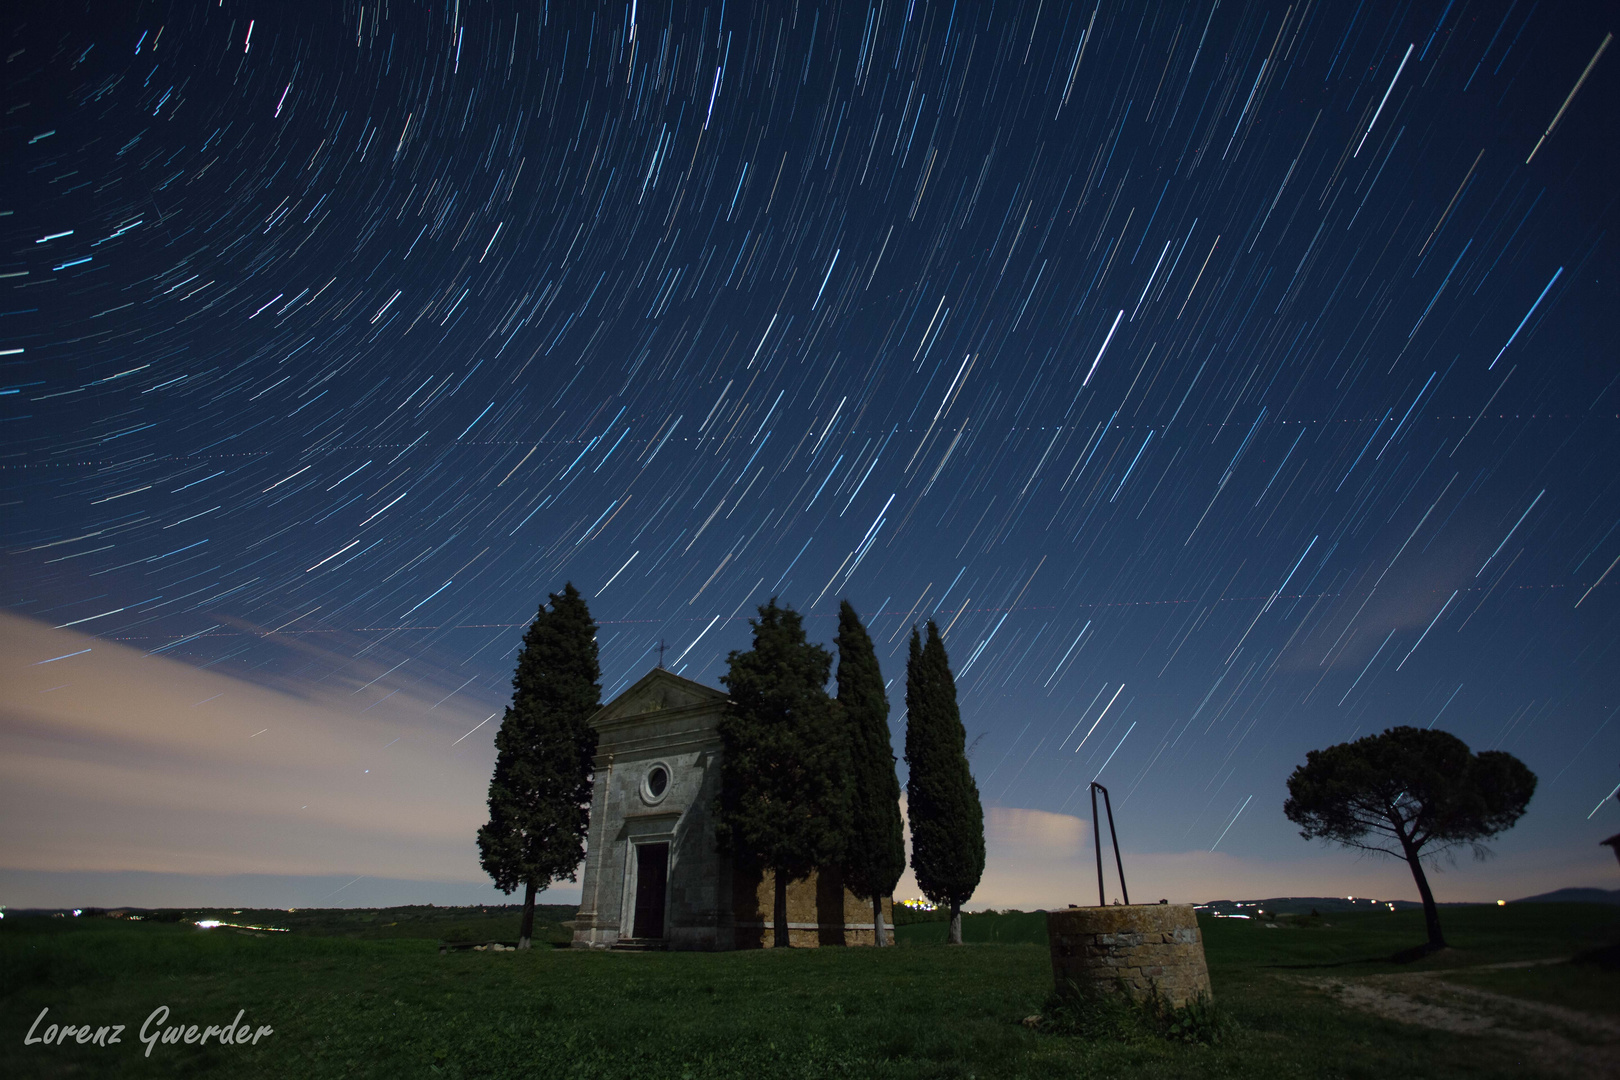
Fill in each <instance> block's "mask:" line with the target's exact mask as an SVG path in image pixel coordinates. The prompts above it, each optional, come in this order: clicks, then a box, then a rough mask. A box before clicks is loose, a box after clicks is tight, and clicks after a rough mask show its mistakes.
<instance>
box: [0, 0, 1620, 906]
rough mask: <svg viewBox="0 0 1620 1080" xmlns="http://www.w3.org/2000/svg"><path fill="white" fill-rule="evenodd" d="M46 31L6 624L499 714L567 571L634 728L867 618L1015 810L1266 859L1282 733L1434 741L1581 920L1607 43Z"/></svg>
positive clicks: (1059, 9)
mask: <svg viewBox="0 0 1620 1080" xmlns="http://www.w3.org/2000/svg"><path fill="white" fill-rule="evenodd" d="M30 7H32V8H33V10H32V11H29V12H26V13H22V12H13V13H12V14H11V15H10V16H9V20H10V24H11V25H10V26H9V27H8V34H7V50H6V51H7V52H8V53H9V54H10V55H9V58H8V60H7V63H6V65H5V68H4V78H5V79H6V83H7V93H6V100H7V102H8V104H7V109H8V113H7V115H6V118H5V126H4V135H3V138H4V146H5V154H6V175H7V177H8V182H7V184H6V193H5V195H4V197H3V201H4V207H3V208H0V209H4V210H5V212H6V215H7V216H4V217H0V230H3V231H4V235H5V253H4V256H3V257H0V262H3V264H4V265H3V266H0V275H3V276H0V289H3V290H4V302H3V304H0V307H3V309H4V313H3V315H0V352H3V353H4V356H3V357H0V363H3V364H4V365H5V366H4V368H3V369H0V370H3V382H4V385H3V386H0V390H3V391H4V395H3V396H0V430H3V432H4V457H3V460H0V476H3V477H4V483H5V491H4V499H3V501H4V504H5V517H4V530H5V542H6V549H5V550H6V556H5V563H4V566H5V576H4V603H5V606H6V608H7V610H9V611H10V612H12V613H13V614H15V615H19V616H25V617H27V618H28V619H31V620H35V621H36V622H38V623H39V624H41V625H42V626H51V627H68V628H71V629H73V630H75V631H76V632H80V633H84V634H88V635H94V636H96V637H99V638H103V639H109V640H110V641H116V642H119V643H122V644H124V645H126V646H132V647H136V648H139V649H141V650H144V651H147V652H153V653H156V654H158V655H160V656H164V657H167V658H170V659H177V660H180V661H182V662H184V663H186V664H190V665H194V666H198V667H208V668H209V669H210V670H213V671H215V672H218V673H224V674H229V675H232V676H235V677H240V678H243V679H247V680H250V681H253V682H259V683H264V684H268V685H273V686H276V687H278V688H281V689H283V690H288V689H290V690H292V691H293V692H295V693H306V692H307V693H309V694H314V693H316V692H317V691H318V690H322V689H324V690H330V689H332V688H333V687H342V688H344V689H345V690H346V691H351V693H350V695H349V700H350V702H351V703H352V704H353V710H354V712H355V713H356V714H357V715H358V714H360V713H361V711H362V710H368V709H370V708H371V707H373V706H375V705H376V704H377V703H378V702H379V701H382V700H384V699H385V698H386V697H387V696H389V695H390V694H393V693H402V692H403V693H405V695H406V696H407V697H409V698H411V699H412V700H415V699H422V700H425V701H429V702H431V701H434V700H435V699H439V698H441V697H442V696H443V695H448V694H452V693H454V694H456V695H457V699H456V700H457V702H458V703H462V702H464V703H466V709H467V710H468V711H469V712H471V713H476V714H477V715H480V716H481V715H483V713H485V712H488V711H489V710H491V709H497V708H499V707H500V706H501V705H502V704H503V702H504V700H505V698H506V696H507V694H508V680H509V678H510V675H511V661H512V657H513V655H514V651H515V648H516V645H517V643H518V640H519V637H520V636H521V632H522V628H523V626H524V625H526V623H527V621H528V620H529V619H530V618H531V617H532V616H533V613H534V610H535V607H536V605H537V603H538V602H540V600H541V599H543V597H544V595H545V594H546V593H547V592H550V591H555V590H560V589H561V587H562V585H563V583H564V582H565V581H568V580H572V581H573V582H575V583H576V584H577V585H578V586H579V587H580V589H581V590H582V591H583V592H584V594H585V595H586V597H587V598H588V600H589V603H590V604H591V609H592V611H593V612H594V613H595V615H596V616H597V618H598V619H599V620H600V622H601V633H600V635H599V640H600V642H601V646H602V668H603V684H604V691H605V692H606V693H607V694H608V695H611V694H612V693H613V692H615V691H617V690H618V689H621V688H623V687H624V686H625V685H627V683H628V682H629V681H632V680H633V679H634V678H636V677H639V676H640V675H641V674H642V673H643V672H644V671H645V670H646V669H647V668H648V667H649V666H651V665H652V664H653V663H654V662H655V661H656V655H657V654H656V645H657V643H658V642H659V640H660V639H664V640H667V642H668V643H669V652H668V659H669V666H670V667H671V668H673V669H674V670H677V671H680V672H681V673H682V674H684V675H686V676H687V677H690V678H694V679H697V680H700V681H703V682H707V683H709V684H711V685H713V684H715V683H716V682H717V680H718V677H719V675H720V674H721V673H722V671H723V670H724V664H725V656H726V653H727V652H728V651H729V650H731V649H736V648H742V647H745V646H746V643H747V640H748V627H747V622H746V619H747V617H748V616H749V615H751V614H752V613H753V608H754V607H755V606H756V605H758V604H760V603H763V602H764V601H766V600H767V599H768V598H770V597H771V596H772V595H777V596H780V597H781V598H782V600H783V601H784V602H787V603H791V604H792V605H794V606H795V607H797V608H799V609H800V610H802V611H804V612H806V613H807V614H808V616H809V617H808V618H807V620H806V624H807V626H808V627H809V628H810V631H811V634H812V636H814V637H817V638H819V639H820V640H823V641H828V640H830V638H831V637H832V635H833V633H834V628H835V623H834V621H833V620H834V618H835V615H836V610H837V602H838V600H839V598H841V597H847V598H849V599H850V600H851V601H852V602H853V603H854V604H855V605H856V607H857V608H858V609H859V610H860V611H861V612H862V613H863V615H864V617H865V618H866V620H867V623H868V625H869V626H870V628H871V630H872V632H873V635H874V637H875V639H876V641H877V642H878V645H879V657H880V660H881V661H882V662H883V665H884V674H885V676H893V677H896V682H895V683H894V685H893V686H892V687H891V691H890V697H891V700H892V701H893V702H894V712H893V719H894V721H895V731H896V745H897V746H898V745H900V744H901V734H902V729H901V727H900V725H901V724H903V716H902V707H903V701H904V695H903V692H902V681H901V680H902V679H903V661H904V651H903V645H904V641H905V632H906V629H907V628H908V627H909V626H910V625H911V623H912V622H915V621H919V620H922V619H924V618H933V619H935V620H937V621H938V623H939V625H940V626H941V628H942V629H944V628H947V627H948V630H947V644H948V647H949V650H950V654H951V658H952V662H953V667H954V668H955V671H956V673H957V684H958V687H959V690H960V694H961V701H962V711H963V718H964V721H965V723H966V725H967V729H968V733H969V739H970V741H971V742H972V743H973V744H974V749H973V756H972V759H973V764H974V771H975V773H976V775H977V777H978V780H979V784H980V788H981V791H982V792H983V795H984V798H985V800H986V802H987V803H989V804H996V805H1003V806H1009V807H1025V808H1032V809H1040V810H1046V811H1052V812H1059V811H1064V812H1069V813H1075V812H1078V811H1079V808H1080V806H1081V803H1082V795H1083V791H1084V787H1085V784H1086V782H1087V781H1089V780H1091V779H1092V778H1093V777H1098V776H1100V777H1101V779H1102V780H1103V782H1104V783H1106V784H1108V785H1109V786H1110V788H1111V789H1112V790H1113V791H1114V793H1115V801H1116V808H1117V809H1119V810H1120V812H1121V821H1122V825H1127V824H1128V827H1129V829H1130V833H1129V835H1130V836H1131V838H1132V839H1131V844H1132V846H1133V847H1134V848H1135V849H1137V850H1141V851H1156V852H1173V851H1181V850H1207V849H1209V848H1210V847H1212V846H1214V845H1217V844H1219V846H1220V850H1223V851H1231V852H1233V853H1236V854H1241V855H1250V856H1254V857H1257V858H1261V857H1263V858H1269V859H1274V860H1286V859H1289V858H1293V857H1295V856H1297V855H1301V854H1304V853H1305V852H1306V851H1307V850H1308V849H1307V848H1306V845H1305V844H1304V842H1303V841H1300V840H1299V839H1298V837H1297V835H1296V833H1295V831H1294V829H1293V827H1292V826H1290V825H1289V824H1288V823H1287V822H1286V820H1284V819H1283V817H1282V814H1281V803H1282V800H1283V798H1284V795H1285V791H1284V787H1283V784H1284V780H1285V778H1286V776H1287V775H1288V772H1289V771H1290V770H1291V769H1292V768H1293V767H1294V766H1295V765H1296V764H1298V763H1299V762H1300V761H1301V760H1303V756H1304V753H1305V751H1306V750H1308V749H1311V748H1314V747H1319V746H1323V745H1326V744H1328V743H1332V742H1338V741H1342V740H1345V739H1348V738H1351V737H1354V736H1357V735H1361V734H1368V733H1371V732H1375V731H1378V730H1381V729H1382V728H1384V727H1386V726H1389V725H1393V724H1415V725H1418V726H1428V725H1430V724H1434V725H1435V726H1437V727H1441V728H1445V729H1447V730H1450V731H1452V732H1454V733H1455V734H1457V735H1459V736H1460V737H1461V738H1463V739H1464V740H1466V741H1467V742H1468V743H1469V744H1470V745H1471V746H1474V747H1475V748H1476V749H1484V748H1499V749H1505V750H1508V751H1511V752H1512V753H1514V754H1517V755H1519V756H1520V757H1522V758H1523V759H1524V760H1525V761H1526V762H1527V763H1528V764H1529V765H1530V767H1531V768H1532V769H1534V770H1535V771H1536V772H1537V773H1538V774H1539V776H1540V777H1541V788H1540V790H1539V792H1538V794H1537V796H1536V799H1535V801H1534V802H1533V803H1532V806H1531V811H1530V814H1529V815H1528V816H1527V817H1526V818H1525V820H1524V822H1523V823H1522V824H1521V826H1520V827H1519V829H1518V830H1517V831H1516V833H1515V834H1514V835H1513V836H1512V837H1511V838H1510V839H1509V840H1507V841H1505V842H1504V844H1503V845H1502V849H1503V851H1504V853H1505V854H1508V855H1511V854H1512V853H1513V852H1515V851H1525V852H1528V851H1537V850H1539V851H1546V850H1548V849H1558V850H1560V851H1567V852H1569V853H1570V854H1569V855H1568V859H1566V860H1565V863H1561V864H1559V865H1560V866H1563V867H1564V869H1563V870H1560V871H1559V873H1563V874H1565V876H1568V877H1571V880H1570V881H1564V880H1560V881H1558V882H1556V884H1568V883H1574V879H1576V878H1580V879H1583V880H1582V881H1581V882H1580V883H1597V882H1599V881H1601V880H1602V879H1601V875H1602V874H1603V873H1605V863H1604V859H1606V858H1607V857H1608V852H1607V851H1606V850H1604V849H1601V848H1598V847H1597V846H1596V841H1597V840H1598V839H1599V838H1601V837H1602V836H1605V835H1607V834H1608V833H1610V832H1613V831H1614V830H1615V829H1616V828H1617V827H1620V825H1617V821H1620V805H1617V804H1614V803H1611V804H1609V806H1608V807H1607V808H1604V809H1601V810H1599V811H1598V813H1597V814H1596V815H1595V816H1593V817H1591V818H1590V819H1589V818H1588V813H1589V812H1590V811H1591V810H1592V809H1593V807H1594V806H1596V805H1597V804H1598V803H1599V801H1600V799H1601V798H1602V796H1603V795H1604V793H1605V792H1606V791H1608V790H1609V789H1610V788H1611V787H1613V786H1614V784H1615V782H1616V781H1620V771H1617V768H1616V766H1617V764H1620V723H1616V722H1614V721H1613V717H1614V715H1615V711H1616V709H1617V708H1620V658H1617V655H1616V644H1617V640H1620V633H1617V630H1620V623H1617V618H1620V572H1615V573H1610V571H1611V570H1615V569H1616V567H1615V562H1616V560H1617V559H1620V528H1617V525H1620V470H1617V467H1616V464H1617V462H1620V432H1617V428H1620V423H1617V421H1620V383H1617V377H1620V362H1617V356H1620V351H1617V348H1616V334H1615V332H1614V329H1613V327H1614V322H1613V315H1614V312H1615V311H1616V310H1620V290H1617V287H1616V281H1617V270H1620V267H1617V265H1616V264H1617V246H1616V234H1615V226H1616V223H1617V215H1616V199H1617V197H1620V169H1617V153H1620V151H1617V149H1616V144H1615V139H1614V132H1615V104H1616V102H1617V100H1620V55H1617V53H1616V50H1614V49H1613V48H1610V47H1609V43H1610V40H1611V39H1610V38H1609V37H1608V36H1607V35H1609V34H1610V32H1611V31H1612V30H1613V29H1614V22H1615V20H1614V18H1613V10H1612V8H1611V9H1607V11H1605V10H1604V6H1603V5H1589V6H1584V7H1583V6H1579V5H1547V4H1540V5H1536V4H1530V3H1526V2H1524V0H1513V2H1509V3H1502V2H1497V0H1485V2H1464V3H1456V2H1450V0H1442V2H1434V3H1417V4H1389V3H1379V2H1373V0H1364V2H1360V3H1336V4H1324V3H1320V2H1315V3H1310V2H1308V3H1303V4H1300V3H1296V4H1293V5H1289V4H1285V3H1244V2H1237V0H1225V2H1222V3H1218V4H1215V5H1211V4H1209V3H1204V2H1200V3H1188V4H1181V5H1175V4H1154V5H1120V4H1112V5H1109V4H1103V5H1101V6H1095V5H1068V4H1063V3H1056V2H1052V0H1038V2H1023V3H1009V2H999V3H995V4H989V5H986V4H975V3H966V2H962V3H951V2H933V3H929V2H924V0H889V2H887V3H873V4H866V3H857V4H835V5H832V6H827V5H815V4H811V3H808V2H801V3H791V4H765V3H736V2H732V3H729V4H720V3H714V4H709V5H707V6H705V5H702V4H692V5H685V4H682V5H675V6H674V8H673V9H672V7H671V5H669V4H667V3H656V2H652V3H639V2H638V3H630V4H610V5H591V4H584V3H578V4H558V3H552V4H550V5H549V6H547V5H542V6H540V7H533V6H530V5H520V7H521V11H514V10H507V8H506V7H505V6H504V5H490V4H486V3H474V2H466V0H463V2H460V3H455V2H452V3H451V4H449V5H443V4H436V5H433V6H431V7H419V6H413V5H409V4H403V3H394V4H388V5H382V6H381V7H379V6H378V5H374V4H366V5H362V6H359V7H356V6H354V5H353V4H345V5H343V6H342V7H341V8H340V9H339V8H337V7H335V6H333V7H331V8H328V7H327V6H326V5H306V6H305V10H302V11H293V10H290V9H288V8H285V7H277V6H274V5H267V6H262V7H255V6H254V5H251V4H242V3H238V2H236V0H230V2H228V3H225V4H223V5H219V6H215V5H194V4H176V5H169V6H165V5H161V4H150V3H148V4H139V5H105V4H103V5H95V4H92V5H89V6H88V7H87V8H83V9H73V10H71V11H69V10H68V9H66V8H65V7H64V9H63V13H62V14H61V15H60V16H59V17H55V18H53V17H52V15H51V13H49V12H46V11H44V10H43V8H42V6H41V5H30ZM24 14H26V15H27V21H21V20H22V18H23V15H24ZM1594 56H1596V61H1595V63H1593V62H1592V61H1593V60H1594ZM1583 80H1584V81H1583ZM1577 88H1578V89H1577ZM1572 91H1576V92H1574V93H1573V96H1571V93H1572ZM1555 121H1556V122H1555ZM1549 125H1551V128H1550V131H1549ZM1532 153H1533V157H1532ZM1527 159H1528V160H1527ZM1605 574H1608V576H1607V577H1605V576H1604V575H1605ZM41 647H42V648H43V645H42V646H41ZM35 659H45V657H40V658H32V657H23V658H20V662H28V663H33V662H34V660H35ZM74 662H77V663H81V664H94V662H95V656H94V654H93V653H92V654H91V655H89V656H88V657H85V658H82V659H79V660H75V661H74ZM68 666H69V665H68V662H66V661H64V662H63V663H62V667H63V668H64V669H66V668H67V667H68ZM62 677H63V678H64V679H69V678H71V677H73V676H72V673H71V672H68V671H66V670H64V671H63V674H62ZM423 730H424V729H421V728H419V727H414V726H413V727H408V728H407V727H402V728H401V734H402V737H407V738H408V739H410V740H426V741H427V742H428V743H431V742H432V739H434V738H437V737H438V736H437V735H432V736H430V735H429V734H424V733H423ZM429 730H431V729H429ZM462 734H463V731H462V730H450V728H449V727H448V726H447V727H446V728H445V730H444V735H445V738H444V739H443V742H444V743H445V744H446V748H445V749H446V751H447V749H448V743H449V739H450V738H452V737H456V736H460V735H462ZM492 734H493V731H492V728H491V727H486V728H485V729H484V730H482V731H479V732H477V733H476V734H474V735H473V736H472V737H471V738H470V739H469V740H467V741H466V742H463V743H462V744H461V745H460V747H459V748H458V750H457V752H458V753H462V752H466V751H468V750H473V751H475V752H476V753H478V754H484V755H488V754H489V753H490V750H489V737H490V736H491V735H492ZM424 745H426V744H424ZM428 749H430V750H431V752H433V753H439V752H441V751H440V749H439V748H438V747H437V744H433V745H432V746H431V747H428ZM379 761H382V762H383V763H382V764H380V765H379V768H380V769H386V768H387V765H386V761H385V759H382V758H379ZM466 798H467V799H468V800H470V801H471V803H472V807H473V811H472V812H474V813H476V812H478V811H479V810H480V809H481V802H482V798H483V792H482V790H478V789H476V788H474V789H473V790H469V791H468V792H467V793H466ZM471 841H472V838H471V836H470V835H469V836H468V838H467V843H468V846H469V850H470V848H471ZM0 861H5V860H0ZM134 862H136V863H138V862H139V860H138V859H135V860H134ZM1588 866H1589V867H1590V870H1589V871H1588V870H1586V869H1583V868H1584V867H1588ZM127 868H129V869H143V868H145V867H143V866H141V865H131V866H129V867H127ZM401 869H402V872H400V873H399V874H397V875H395V876H399V877H409V876H411V875H410V874H409V873H406V872H403V871H404V870H405V869H408V868H401ZM1607 871H1611V872H1612V866H1610V867H1607ZM1587 878H1590V880H1589V881H1588V880H1585V879H1587ZM1442 888H1443V886H1442ZM1442 899H1444V897H1442Z"/></svg>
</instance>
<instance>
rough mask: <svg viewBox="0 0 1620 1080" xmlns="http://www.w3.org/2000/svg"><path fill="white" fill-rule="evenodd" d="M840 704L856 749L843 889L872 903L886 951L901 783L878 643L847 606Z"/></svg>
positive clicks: (897, 869)
mask: <svg viewBox="0 0 1620 1080" xmlns="http://www.w3.org/2000/svg"><path fill="white" fill-rule="evenodd" d="M833 642H834V644H836V645H837V646H838V704H839V706H840V707H841V712H842V713H843V720H844V731H845V735H844V737H845V741H846V743H847V744H848V746H849V755H850V772H851V778H852V780H853V783H852V785H851V791H850V797H851V800H852V802H853V814H852V819H851V822H850V833H849V839H848V843H847V844H846V850H845V852H844V883H845V884H846V885H847V886H848V887H849V889H850V891H851V892H853V893H854V894H855V895H856V896H862V897H867V898H869V899H870V900H871V901H872V927H873V938H874V940H875V942H876V943H877V944H878V945H887V944H888V943H889V942H888V935H887V932H886V931H885V929H884V926H883V898H884V897H885V896H888V895H890V894H891V893H893V892H894V886H895V884H896V883H897V882H898V881H899V880H900V875H901V874H903V873H904V872H905V869H906V844H905V835H904V827H903V825H902V824H901V821H900V781H899V779H898V778H897V777H896V776H895V773H894V750H893V748H892V746H891V745H890V742H889V699H888V696H887V695H886V694H885V693H884V692H883V673H882V671H881V670H880V669H879V668H878V660H877V653H876V652H875V651H874V650H873V648H872V638H871V636H870V635H869V634H867V632H866V627H865V626H862V625H861V620H860V617H859V616H858V615H856V613H855V609H854V607H852V606H851V605H850V602H849V601H848V600H844V601H841V602H840V603H839V605H838V636H837V637H836V638H834V639H833Z"/></svg>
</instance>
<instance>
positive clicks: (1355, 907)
mask: <svg viewBox="0 0 1620 1080" xmlns="http://www.w3.org/2000/svg"><path fill="white" fill-rule="evenodd" d="M1391 904H1393V905H1394V906H1395V910H1396V911H1405V910H1407V909H1408V908H1421V907H1422V906H1423V905H1422V904H1419V903H1416V902H1414V901H1411V900H1375V899H1373V898H1372V897H1367V896H1356V897H1349V896H1272V897H1268V898H1266V899H1264V900H1211V901H1209V902H1208V903H1206V904H1199V905H1198V910H1199V911H1204V912H1208V913H1209V914H1211V915H1223V916H1233V915H1252V914H1253V913H1254V912H1255V911H1256V910H1259V911H1269V912H1273V913H1276V914H1282V915H1307V914H1309V913H1310V912H1312V911H1317V912H1329V911H1333V912H1337V911H1375V910H1378V909H1380V908H1382V909H1383V910H1385V911H1388V910H1389V907H1390V905H1391ZM1441 906H1442V907H1444V906H1446V905H1443V904H1442V905H1441Z"/></svg>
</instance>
